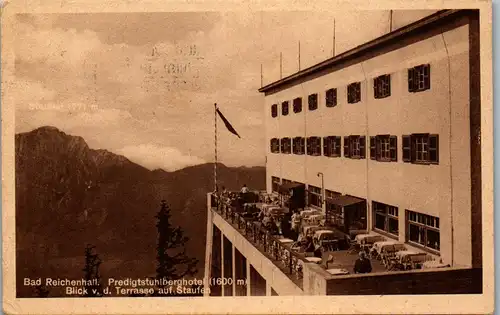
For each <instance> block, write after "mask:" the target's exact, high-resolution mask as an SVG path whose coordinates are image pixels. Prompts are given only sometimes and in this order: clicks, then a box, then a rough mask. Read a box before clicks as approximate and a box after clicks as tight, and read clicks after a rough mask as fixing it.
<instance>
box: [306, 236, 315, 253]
mask: <svg viewBox="0 0 500 315" xmlns="http://www.w3.org/2000/svg"><path fill="white" fill-rule="evenodd" d="M304 247H305V250H304V251H305V252H307V253H311V252H314V250H315V247H314V243H313V240H312V237H310V236H307V237H306V239H305V240H304Z"/></svg>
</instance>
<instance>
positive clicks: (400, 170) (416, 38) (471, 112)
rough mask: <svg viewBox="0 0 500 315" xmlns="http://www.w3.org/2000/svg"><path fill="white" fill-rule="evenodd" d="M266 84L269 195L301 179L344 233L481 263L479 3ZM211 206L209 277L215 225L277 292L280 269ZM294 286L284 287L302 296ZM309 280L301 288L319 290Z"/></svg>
mask: <svg viewBox="0 0 500 315" xmlns="http://www.w3.org/2000/svg"><path fill="white" fill-rule="evenodd" d="M259 91H260V92H262V93H263V95H264V103H265V127H266V128H265V139H266V145H265V148H266V181H267V184H266V189H267V192H268V193H272V192H276V193H277V192H278V191H279V190H280V187H282V186H283V185H290V184H301V185H304V187H305V191H306V194H305V195H306V196H305V200H304V202H305V204H306V205H308V206H310V207H313V208H317V209H321V211H323V212H324V213H325V214H326V216H327V218H328V219H329V220H330V221H331V222H333V223H335V222H336V223H338V224H339V226H341V227H342V228H345V230H346V232H347V230H350V229H359V230H367V231H368V232H369V233H375V234H380V235H383V236H385V237H387V238H389V239H394V240H397V241H400V242H403V243H405V245H407V246H408V247H409V248H415V249H417V250H419V251H425V252H428V253H429V254H431V255H434V256H436V257H438V258H439V259H440V260H441V261H442V262H443V263H445V264H448V265H450V266H451V267H452V268H465V269H467V268H470V269H473V268H481V265H482V262H481V257H482V250H481V247H482V244H481V233H482V228H481V156H480V150H481V149H480V123H481V121H480V73H479V12H478V11H474V10H442V11H439V12H437V13H434V14H432V15H429V16H426V17H425V18H423V19H421V20H418V21H416V22H414V23H412V24H410V25H407V26H404V27H402V28H400V29H397V30H395V31H392V32H390V33H388V34H386V35H384V36H382V37H379V38H377V39H375V40H372V41H370V42H368V43H365V44H362V45H360V46H358V47H356V48H354V49H351V50H349V51H346V52H344V53H342V54H340V55H337V56H335V57H332V58H330V59H328V60H325V61H324V62H321V63H319V64H317V65H314V66H312V67H309V68H307V69H304V70H301V71H299V72H297V73H295V74H293V75H290V76H288V77H285V78H283V79H280V80H279V81H276V82H273V83H271V84H268V85H266V86H264V87H262V88H261V89H260V90H259ZM211 208H212V207H211V206H210V205H209V219H208V220H209V222H208V225H207V233H208V234H207V260H208V261H207V265H206V275H205V276H206V277H208V278H210V277H211V276H213V274H212V273H211V271H212V270H213V266H214V263H213V259H212V258H213V257H212V251H213V248H214V247H213V246H214V245H213V244H214V237H213V236H214V230H217V233H219V234H221V235H222V236H219V237H222V241H221V242H222V243H221V244H222V245H221V246H222V247H224V246H225V245H224V242H228V244H230V245H227V246H232V248H233V249H232V251H233V252H234V250H236V251H237V252H238V253H239V254H238V255H239V256H241V255H242V253H243V252H245V253H246V254H247V255H250V256H248V257H245V264H247V265H248V266H247V267H249V268H248V270H249V271H248V272H250V269H251V268H256V267H255V265H258V266H259V267H257V269H258V270H257V271H259V272H258V273H259V274H260V275H261V276H262V278H263V279H265V280H267V281H268V282H271V284H269V283H268V285H267V286H268V288H267V290H265V288H266V285H264V286H263V287H262V288H264V289H263V290H264V291H266V292H267V294H268V295H272V294H271V293H273V292H274V293H276V292H277V291H276V290H278V291H279V289H280V287H281V286H282V285H283V283H286V281H284V282H282V284H280V285H274V287H273V286H272V282H273V281H276V279H280V277H279V276H277V275H273V273H270V271H266V270H264V269H262V268H263V266H264V263H262V262H261V261H262V260H266V259H267V258H266V257H265V255H260V256H259V251H258V250H257V249H255V248H254V249H242V247H245V248H246V247H247V246H250V245H249V244H246V243H245V242H244V240H241V241H239V240H237V239H235V238H233V237H232V236H231V237H229V238H230V239H231V240H230V239H228V238H227V237H228V236H227V235H233V234H235V233H236V232H237V231H236V230H237V229H236V230H235V231H233V230H234V228H233V227H231V225H230V224H226V223H222V222H223V221H224V220H223V219H222V220H219V219H217V216H218V214H217V213H215V212H214V211H211ZM215 240H216V241H215V242H219V239H217V238H215ZM238 244H239V245H238ZM242 244H246V245H242ZM228 251H229V249H228ZM250 253H251V254H250ZM243 256H245V255H243ZM233 260H234V259H233ZM259 260H260V262H259ZM221 261H225V259H222V260H221ZM239 263H241V260H240V261H233V267H232V269H233V268H239V267H237V265H238V264H239ZM252 264H253V265H252ZM247 267H245V268H247ZM250 267H251V268H250ZM311 267H312V268H313V269H314V268H316V267H315V266H311ZM240 269H241V268H240ZM271 269H272V268H271ZM306 269H308V268H305V270H304V279H305V278H306V274H305V273H310V274H311V272H312V271H311V270H309V271H306ZM273 270H274V269H273ZM273 272H274V273H276V272H278V271H276V270H275V271H273ZM245 274H246V273H245ZM313 278H314V277H309V279H313ZM318 279H319V278H318ZM304 281H306V280H304ZM307 281H312V280H307ZM315 281H316V280H315ZM318 281H319V280H318ZM326 281H327V282H328V279H327V280H326ZM254 282H255V281H254ZM264 282H265V281H264ZM288 285H289V286H290V288H289V289H286V290H282V291H283V292H284V294H298V293H297V292H295V293H293V291H294V288H293V285H292V284H290V283H289V284H288ZM285 286H286V285H285ZM306 287H309V288H310V289H306ZM313 287H314V285H308V284H305V283H303V284H302V285H301V286H299V287H297V291H300V292H303V294H318V293H317V292H318V290H319V289H318V287H317V286H316V289H311V288H313ZM326 287H328V284H326ZM319 291H321V290H319ZM235 292H236V291H235ZM248 292H249V294H250V289H249V291H248ZM325 292H326V293H325ZM328 292H330V293H328ZM331 292H332V291H331V290H330V291H329V290H328V289H326V291H325V290H322V293H319V294H332V293H331Z"/></svg>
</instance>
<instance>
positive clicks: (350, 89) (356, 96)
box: [347, 82, 361, 104]
mask: <svg viewBox="0 0 500 315" xmlns="http://www.w3.org/2000/svg"><path fill="white" fill-rule="evenodd" d="M359 101H361V83H360V82H355V83H351V84H349V85H348V86H347V103H349V104H354V103H357V102H359Z"/></svg>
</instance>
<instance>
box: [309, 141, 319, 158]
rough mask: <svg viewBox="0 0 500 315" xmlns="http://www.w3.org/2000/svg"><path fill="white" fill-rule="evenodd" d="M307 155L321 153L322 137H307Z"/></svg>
mask: <svg viewBox="0 0 500 315" xmlns="http://www.w3.org/2000/svg"><path fill="white" fill-rule="evenodd" d="M307 155H314V156H318V155H321V138H320V137H309V138H307Z"/></svg>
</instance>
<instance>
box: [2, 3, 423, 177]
mask: <svg viewBox="0 0 500 315" xmlns="http://www.w3.org/2000/svg"><path fill="white" fill-rule="evenodd" d="M429 13H432V12H431V11H410V12H408V11H405V12H395V13H394V21H393V25H394V27H395V28H397V27H399V26H401V25H403V24H406V23H408V22H409V21H411V20H415V19H417V18H420V17H422V16H424V15H426V14H429ZM336 15H337V16H336V17H335V16H333V15H330V14H328V13H319V12H316V13H314V12H264V13H262V12H255V13H251V14H250V13H248V12H246V13H244V12H223V13H215V12H212V13H199V12H196V13H99V14H43V15H41V14H40V15H26V14H24V15H18V18H17V21H18V25H17V26H16V29H17V32H18V34H17V36H16V45H15V54H16V56H15V57H16V61H15V74H16V77H15V82H14V84H13V87H12V89H11V90H10V91H9V92H10V93H9V94H10V95H11V96H12V97H15V104H16V132H25V131H29V130H32V129H35V128H37V127H40V126H45V125H50V126H55V127H57V128H59V129H61V130H62V131H64V132H66V133H69V134H72V135H78V136H82V137H83V138H84V139H85V140H86V141H87V143H88V144H89V146H90V147H91V148H95V149H98V148H100V149H107V150H109V151H111V152H115V153H119V154H123V155H125V156H126V157H128V158H129V159H131V160H132V161H134V162H137V163H139V164H142V165H144V166H145V167H148V168H150V169H154V168H159V167H161V168H164V169H166V170H175V169H179V168H182V167H185V166H188V165H192V164H197V163H203V162H211V161H213V151H214V149H213V146H214V129H213V125H214V116H213V110H214V107H213V103H215V102H217V103H218V104H219V108H220V110H221V111H222V113H223V114H224V115H225V116H226V118H228V119H229V121H230V122H231V123H232V124H233V126H234V127H235V129H236V130H237V131H238V133H239V134H240V135H241V139H238V138H237V137H235V136H234V135H232V134H230V133H229V132H227V131H226V130H225V129H223V126H222V122H221V121H220V120H219V126H220V127H221V128H219V161H221V162H222V163H225V164H226V165H229V166H236V165H247V166H252V165H264V160H265V150H264V148H265V146H266V145H267V144H265V143H264V132H263V130H262V128H263V124H262V122H263V115H264V107H263V106H264V98H263V95H261V94H260V93H258V91H257V89H258V88H259V87H260V84H261V75H260V68H261V64H263V74H264V75H263V77H264V84H266V83H269V82H272V81H275V80H277V79H279V59H280V58H279V55H280V52H282V53H283V76H286V75H289V74H291V73H294V72H296V71H297V70H298V61H297V55H298V41H299V40H300V42H301V67H302V68H305V67H307V66H311V65H313V64H315V63H317V62H320V61H322V60H324V59H326V58H329V57H331V55H332V42H333V40H332V38H333V20H334V19H335V21H336V22H335V24H336V53H337V54H338V53H341V52H343V51H345V50H348V49H350V48H353V47H355V46H357V45H359V44H362V43H363V42H366V41H368V40H371V39H373V38H376V37H378V36H381V35H382V34H384V33H386V32H388V30H389V11H356V12H341V13H337V14H336ZM266 113H267V112H266Z"/></svg>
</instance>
